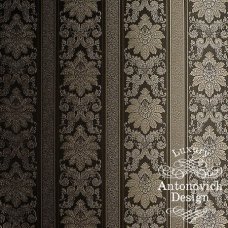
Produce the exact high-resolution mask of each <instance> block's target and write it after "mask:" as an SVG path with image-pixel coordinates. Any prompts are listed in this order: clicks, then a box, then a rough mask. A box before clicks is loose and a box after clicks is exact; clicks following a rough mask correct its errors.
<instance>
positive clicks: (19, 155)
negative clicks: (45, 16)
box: [0, 0, 41, 227]
mask: <svg viewBox="0 0 228 228" xmlns="http://www.w3.org/2000/svg"><path fill="white" fill-rule="evenodd" d="M40 8H41V6H40V3H39V2H37V1H35V0H34V1H33V0H31V1H9V0H7V1H1V8H0V15H1V16H0V52H1V55H0V125H1V127H0V183H1V188H0V201H1V204H0V217H1V219H0V227H35V226H36V227H40V177H41V176H40V160H41V152H40V151H41V139H40V134H41V123H40V118H41V112H40V110H41V107H40V103H41V99H40V96H41V80H40V78H41V70H40V37H41V34H40V29H41V28H40Z"/></svg>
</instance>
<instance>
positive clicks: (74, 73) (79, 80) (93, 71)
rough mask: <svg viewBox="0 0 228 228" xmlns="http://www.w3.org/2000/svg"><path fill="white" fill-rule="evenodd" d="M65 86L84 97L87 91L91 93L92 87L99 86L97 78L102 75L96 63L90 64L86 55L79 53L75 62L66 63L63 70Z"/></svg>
mask: <svg viewBox="0 0 228 228" xmlns="http://www.w3.org/2000/svg"><path fill="white" fill-rule="evenodd" d="M62 74H63V75H64V84H65V85H68V86H69V89H70V90H71V91H76V92H77V93H78V95H79V96H82V95H83V94H84V93H85V91H86V90H88V91H91V90H92V86H95V85H97V76H98V75H100V72H99V70H98V69H97V68H96V63H95V62H88V61H87V59H86V58H85V54H84V53H82V52H79V53H78V55H77V57H76V58H75V60H74V61H73V62H66V68H64V69H63V71H62Z"/></svg>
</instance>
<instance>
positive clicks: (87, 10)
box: [62, 0, 100, 22]
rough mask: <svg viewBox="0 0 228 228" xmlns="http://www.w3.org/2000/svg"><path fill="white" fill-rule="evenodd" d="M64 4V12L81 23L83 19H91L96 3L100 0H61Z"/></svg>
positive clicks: (95, 9)
mask: <svg viewBox="0 0 228 228" xmlns="http://www.w3.org/2000/svg"><path fill="white" fill-rule="evenodd" d="M62 1H64V2H65V6H64V11H65V12H69V15H70V17H76V18H77V19H78V21H79V22H82V21H83V20H84V19H85V17H86V16H87V17H92V15H93V14H92V13H93V12H97V11H98V9H97V3H98V2H99V1H100V0H62Z"/></svg>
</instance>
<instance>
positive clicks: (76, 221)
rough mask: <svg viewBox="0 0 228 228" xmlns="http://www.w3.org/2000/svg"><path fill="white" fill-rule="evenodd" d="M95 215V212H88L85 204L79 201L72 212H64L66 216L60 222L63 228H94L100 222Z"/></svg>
mask: <svg viewBox="0 0 228 228" xmlns="http://www.w3.org/2000/svg"><path fill="white" fill-rule="evenodd" d="M95 215H96V212H95V211H93V210H91V211H88V210H87V208H86V207H85V203H84V202H83V201H82V200H79V201H78V202H77V205H76V207H75V209H74V210H67V211H66V216H64V218H63V219H62V221H61V222H62V223H63V224H64V228H79V227H83V228H96V227H97V225H98V224H99V223H100V222H99V220H98V219H97V217H96V216H95Z"/></svg>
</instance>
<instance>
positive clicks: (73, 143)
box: [61, 126, 100, 171]
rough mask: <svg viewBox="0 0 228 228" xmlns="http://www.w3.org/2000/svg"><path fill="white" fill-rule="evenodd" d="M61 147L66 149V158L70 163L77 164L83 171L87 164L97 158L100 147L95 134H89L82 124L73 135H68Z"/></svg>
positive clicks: (90, 163)
mask: <svg viewBox="0 0 228 228" xmlns="http://www.w3.org/2000/svg"><path fill="white" fill-rule="evenodd" d="M65 140H66V141H65V142H64V143H63V145H62V147H61V149H64V159H66V160H69V163H70V165H76V166H77V168H78V169H79V170H80V171H82V170H83V169H84V168H85V165H86V164H87V165H92V160H97V150H98V149H100V146H99V144H98V143H97V142H96V137H95V136H88V135H87V134H86V133H85V129H84V128H83V127H82V126H79V127H78V128H77V131H76V132H75V134H74V135H73V136H70V135H69V136H66V137H65Z"/></svg>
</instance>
